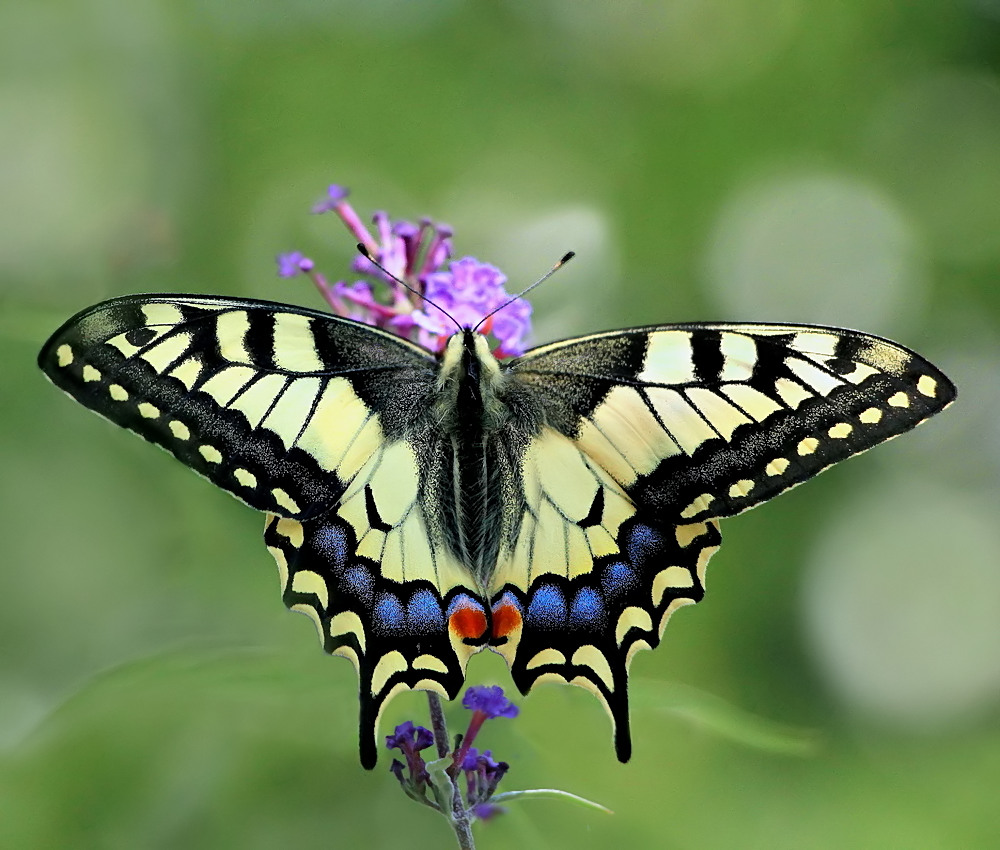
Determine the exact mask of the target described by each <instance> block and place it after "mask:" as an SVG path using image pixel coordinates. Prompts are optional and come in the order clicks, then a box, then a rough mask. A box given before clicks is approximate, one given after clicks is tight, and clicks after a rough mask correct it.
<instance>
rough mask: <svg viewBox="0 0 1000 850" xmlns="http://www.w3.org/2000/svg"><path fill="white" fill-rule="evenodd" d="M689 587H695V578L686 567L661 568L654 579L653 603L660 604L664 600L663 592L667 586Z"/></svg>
mask: <svg viewBox="0 0 1000 850" xmlns="http://www.w3.org/2000/svg"><path fill="white" fill-rule="evenodd" d="M675 587H679V588H688V587H694V579H693V578H692V577H691V573H689V572H688V571H687V570H686V569H685V568H684V567H678V566H673V567H667V568H666V569H665V570H660V572H658V573H657V574H656V578H655V579H653V593H652V601H653V605H659V604H660V602H662V601H663V594H664V593H666V591H667V588H675Z"/></svg>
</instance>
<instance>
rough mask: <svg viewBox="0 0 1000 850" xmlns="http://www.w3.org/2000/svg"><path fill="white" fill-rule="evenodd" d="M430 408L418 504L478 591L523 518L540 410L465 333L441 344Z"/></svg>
mask: <svg viewBox="0 0 1000 850" xmlns="http://www.w3.org/2000/svg"><path fill="white" fill-rule="evenodd" d="M434 394H435V398H434V400H433V403H432V404H431V405H430V410H431V411H432V416H433V418H434V422H433V425H432V427H431V429H430V430H431V433H432V434H433V439H434V442H435V444H436V445H435V446H434V450H433V451H431V452H429V453H428V455H427V456H428V457H431V458H433V460H432V464H433V465H432V467H431V468H430V469H428V470H426V471H425V477H424V482H425V484H426V486H427V489H428V491H429V492H428V496H431V498H429V499H426V500H425V502H426V503H428V504H432V505H434V507H435V510H436V512H437V514H438V515H437V516H429V517H428V521H429V524H431V525H435V526H437V527H438V529H439V531H440V534H441V537H442V538H443V543H444V544H445V545H446V546H447V547H448V548H449V549H450V550H451V552H452V554H453V555H454V556H455V557H456V558H457V559H458V560H459V561H460V562H461V563H462V564H463V565H465V567H466V568H467V569H468V570H469V571H470V572H471V573H472V575H473V576H474V577H475V578H476V579H477V580H478V581H479V583H480V585H481V587H483V588H486V587H487V586H488V585H489V579H490V576H491V575H492V573H493V571H494V569H495V568H496V565H497V562H498V560H499V559H500V557H501V556H502V554H503V551H504V550H505V549H507V548H509V547H510V546H512V545H513V541H514V540H515V539H516V536H517V532H518V529H519V526H520V518H521V516H522V513H523V506H522V501H523V489H522V486H521V478H522V474H521V461H522V459H523V456H524V451H525V449H526V447H527V445H528V442H529V440H530V439H531V437H532V436H534V435H535V434H536V433H537V431H538V429H539V427H540V422H541V406H540V404H539V403H538V402H537V401H536V400H535V399H534V394H533V393H532V392H531V391H529V390H528V388H527V387H525V386H524V385H523V384H522V383H521V382H520V381H519V380H518V379H517V378H516V377H514V376H512V375H510V374H508V373H507V372H505V371H504V370H503V368H502V367H501V365H500V363H499V362H498V361H497V359H496V358H495V357H494V356H493V354H492V353H491V352H490V350H489V345H488V343H487V340H486V337H484V336H483V335H482V334H479V333H475V332H474V331H472V330H469V329H468V328H466V329H465V330H463V331H461V332H460V333H456V334H455V335H453V336H452V337H451V339H450V340H449V341H448V344H447V347H446V348H445V351H444V354H443V356H442V358H441V365H440V371H439V373H438V379H437V383H436V385H435V388H434Z"/></svg>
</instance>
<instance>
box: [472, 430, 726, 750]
mask: <svg viewBox="0 0 1000 850" xmlns="http://www.w3.org/2000/svg"><path fill="white" fill-rule="evenodd" d="M523 463H524V498H525V504H526V508H525V515H524V518H523V521H522V523H521V525H520V533H519V536H518V538H517V541H516V544H515V546H514V547H513V550H512V551H511V552H509V553H507V557H506V558H505V559H504V560H502V561H501V563H500V565H499V566H498V569H497V572H496V574H495V576H494V580H493V587H494V588H496V591H495V593H494V595H493V598H492V600H491V602H492V614H493V631H494V641H493V646H492V648H493V649H495V651H497V652H499V653H500V654H501V655H503V656H504V657H505V658H506V659H507V661H508V663H509V664H510V668H511V676H512V678H513V680H514V683H515V684H516V685H517V686H518V688H519V689H520V690H521V692H522V693H527V692H528V691H530V690H531V689H532V688H533V687H534V686H535V685H536V684H538V683H540V682H547V681H560V682H569V683H571V684H575V685H580V686H582V687H584V688H586V689H588V690H590V691H591V692H592V693H594V694H595V696H597V697H598V699H600V701H601V702H602V703H603V705H604V706H605V708H606V709H607V711H608V713H609V714H610V716H611V718H612V722H613V724H614V729H615V748H616V751H617V753H618V757H619V758H620V759H621V760H622V761H625V760H627V759H628V758H629V754H630V752H631V740H630V734H629V715H628V667H629V663H630V661H631V658H632V656H633V655H634V653H635V652H636V651H637V650H638V649H642V648H650V649H651V648H653V647H655V646H657V644H658V643H659V641H660V636H661V635H662V633H663V629H664V627H665V625H666V622H667V620H668V619H669V617H670V615H671V614H672V613H673V612H674V611H675V610H676V609H677V608H678V607H681V606H682V605H687V604H691V603H694V602H698V601H700V600H701V598H702V596H703V595H704V575H705V567H706V565H707V563H708V560H709V558H710V557H711V556H712V554H713V553H714V552H715V550H716V549H717V548H718V546H719V542H720V539H721V538H720V536H719V532H718V527H717V526H716V524H715V523H714V522H711V521H707V522H694V523H685V524H681V525H673V524H670V523H663V522H661V521H660V520H659V519H658V518H656V517H652V516H650V515H648V514H645V513H644V512H643V511H642V509H641V508H640V507H637V506H636V505H635V504H634V503H633V502H632V500H631V499H630V498H629V497H628V495H627V494H626V493H625V492H624V490H623V489H622V488H621V486H620V485H619V484H618V483H617V482H615V481H614V479H612V478H611V476H610V475H608V473H607V472H606V471H605V470H604V469H602V468H601V467H600V466H599V465H598V464H597V463H595V462H594V460H593V459H591V458H590V457H588V456H587V455H586V454H584V453H583V452H581V451H580V449H579V448H578V447H576V446H575V445H574V444H573V443H572V441H570V440H569V439H568V438H567V437H565V436H564V435H562V434H560V433H558V432H557V431H555V430H554V429H551V428H545V429H543V431H542V433H541V434H540V435H539V436H538V437H537V438H536V439H535V441H534V442H533V443H532V444H531V446H530V447H529V449H528V451H527V452H526V453H525V456H524V461H523Z"/></svg>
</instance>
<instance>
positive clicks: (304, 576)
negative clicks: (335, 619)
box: [292, 570, 330, 609]
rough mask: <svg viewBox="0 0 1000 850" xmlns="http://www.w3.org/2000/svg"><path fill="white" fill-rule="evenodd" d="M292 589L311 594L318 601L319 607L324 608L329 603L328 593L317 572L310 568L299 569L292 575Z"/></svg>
mask: <svg viewBox="0 0 1000 850" xmlns="http://www.w3.org/2000/svg"><path fill="white" fill-rule="evenodd" d="M292 590H293V591H295V592H296V593H302V594H306V595H309V594H311V595H313V596H315V597H316V598H317V599H318V600H319V601H320V607H321V608H324V609H325V608H326V607H327V605H329V603H330V593H329V590H328V588H327V586H326V582H325V581H323V577H322V576H321V575H320V574H319V573H314V572H312V570H299V571H298V572H297V573H295V575H293V576H292Z"/></svg>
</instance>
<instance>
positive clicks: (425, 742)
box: [385, 720, 434, 752]
mask: <svg viewBox="0 0 1000 850" xmlns="http://www.w3.org/2000/svg"><path fill="white" fill-rule="evenodd" d="M433 743H434V735H433V733H432V732H431V730H430V729H425V728H424V727H423V726H414V725H413V721H412V720H407V721H406V722H405V723H400V724H399V726H397V727H396V731H395V732H394V733H393V734H392V735H386V738H385V745H386V747H388V748H389V749H390V750H394V749H397V748H398V749H400V750H402V751H403V752H406V751H407V750H411V749H412V750H413V751H419V750H426V749H427V748H428V747H429V746H431V745H432V744H433Z"/></svg>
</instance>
